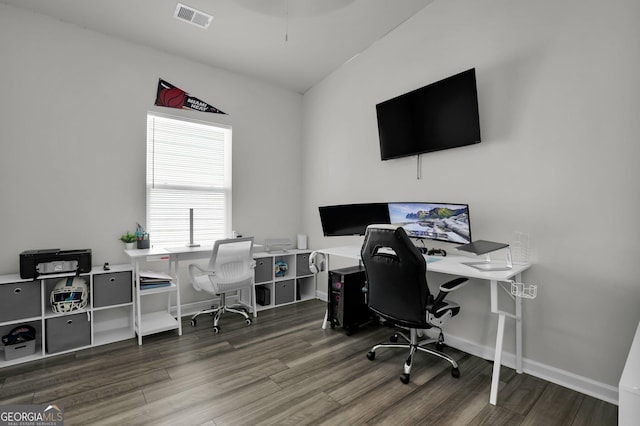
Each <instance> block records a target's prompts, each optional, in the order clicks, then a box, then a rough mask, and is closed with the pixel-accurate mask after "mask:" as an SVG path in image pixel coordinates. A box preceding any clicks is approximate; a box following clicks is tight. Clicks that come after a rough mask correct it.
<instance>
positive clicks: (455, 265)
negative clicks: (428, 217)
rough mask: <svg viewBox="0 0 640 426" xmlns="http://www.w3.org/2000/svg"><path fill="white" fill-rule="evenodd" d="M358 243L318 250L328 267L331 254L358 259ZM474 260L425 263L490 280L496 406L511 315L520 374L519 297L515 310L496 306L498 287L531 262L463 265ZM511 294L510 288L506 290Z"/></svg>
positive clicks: (430, 268)
mask: <svg viewBox="0 0 640 426" xmlns="http://www.w3.org/2000/svg"><path fill="white" fill-rule="evenodd" d="M360 249H361V247H359V246H342V247H334V248H327V249H322V250H318V251H319V252H322V253H324V254H325V255H326V268H327V270H329V269H330V268H329V264H330V258H331V256H338V257H345V258H349V259H356V260H358V261H360ZM473 261H475V259H473V258H470V257H466V256H445V257H438V260H437V261H435V262H429V263H427V271H428V272H437V273H441V274H449V275H457V276H460V277H467V278H478V279H481V280H487V281H489V282H490V283H491V285H490V289H491V312H492V313H494V314H497V315H498V331H497V335H496V347H495V355H494V360H493V376H492V379H491V393H490V395H489V403H491V404H492V405H496V402H497V399H498V385H499V381H500V366H501V364H502V343H503V338H504V326H505V320H506V318H507V317H508V318H512V319H514V320H515V321H516V324H515V325H516V342H515V344H516V371H517V372H518V373H519V374H520V373H522V299H521V298H520V297H514V298H513V300H514V312H513V313H511V312H506V311H503V310H501V309H500V308H499V307H498V286H499V285H500V283H501V282H505V281H508V280H511V279H514V278H515V281H517V282H520V281H521V274H522V272H523V271H525V270H526V269H528V268H529V267H530V266H531V265H530V264H517V263H514V264H513V267H512V268H511V269H508V270H505V271H480V270H478V269H476V268H473V267H471V266H468V265H465V264H464V262H473ZM508 292H509V294H510V290H509V291H508ZM326 323H327V314H326V313H325V318H324V321H323V323H322V328H326Z"/></svg>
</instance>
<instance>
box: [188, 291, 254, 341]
mask: <svg viewBox="0 0 640 426" xmlns="http://www.w3.org/2000/svg"><path fill="white" fill-rule="evenodd" d="M225 312H233V313H234V314H238V315H242V316H243V317H244V322H245V323H246V324H247V325H251V318H250V317H249V314H248V313H247V310H246V309H245V308H244V307H243V306H240V305H234V306H227V305H226V303H225V295H224V293H223V294H221V295H220V304H219V305H218V306H217V307H215V308H214V307H212V308H211V309H204V310H202V311H198V312H196V313H195V314H194V315H193V316H192V317H191V326H192V327H195V326H196V325H198V320H197V317H198V316H199V315H204V314H209V315H212V316H213V332H214V333H216V334H218V333H219V332H220V326H219V325H218V322H219V321H220V317H221V316H222V314H224V313H225Z"/></svg>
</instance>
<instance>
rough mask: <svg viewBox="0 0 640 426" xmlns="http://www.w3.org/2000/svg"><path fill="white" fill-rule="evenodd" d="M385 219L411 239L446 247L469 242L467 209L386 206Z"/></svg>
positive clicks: (428, 205)
mask: <svg viewBox="0 0 640 426" xmlns="http://www.w3.org/2000/svg"><path fill="white" fill-rule="evenodd" d="M388 206H389V219H390V221H391V223H392V224H394V225H401V226H402V227H403V228H404V230H405V231H406V232H407V235H409V236H410V237H413V238H427V239H430V240H437V241H445V242H449V243H459V244H468V243H470V242H471V224H470V222H469V205H467V204H446V203H388Z"/></svg>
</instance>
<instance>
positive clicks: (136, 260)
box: [125, 245, 257, 345]
mask: <svg viewBox="0 0 640 426" xmlns="http://www.w3.org/2000/svg"><path fill="white" fill-rule="evenodd" d="M254 247H255V245H254ZM212 251H213V245H203V246H197V247H187V246H184V247H167V248H151V249H133V250H125V253H126V254H127V255H128V256H129V258H130V259H131V263H132V266H133V272H134V275H133V277H134V284H135V290H136V291H135V293H136V303H135V311H136V324H137V326H136V331H137V333H138V344H139V345H142V336H144V335H148V334H153V333H159V332H161V331H167V330H173V329H177V330H178V335H180V336H181V335H182V321H181V320H180V318H181V317H182V307H181V303H180V274H179V270H180V269H179V267H180V261H181V260H189V259H204V258H208V257H210V256H211V252H212ZM154 258H155V259H160V260H167V261H168V262H169V274H170V275H171V276H172V278H173V280H172V282H173V283H174V285H175V287H169V288H159V289H151V290H143V291H141V290H140V260H145V259H154ZM172 291H175V293H176V317H175V318H174V317H173V316H172V315H170V314H169V311H170V309H171V306H170V305H169V304H170V301H168V302H167V303H168V306H167V312H161V313H160V312H156V313H153V314H148V315H145V316H144V318H143V315H142V312H141V311H142V309H141V306H142V305H141V300H140V299H141V296H144V295H147V294H155V293H166V292H172ZM251 293H252V294H251V304H252V308H253V316H254V318H255V317H256V316H257V311H256V297H255V286H252V290H251ZM143 324H146V325H145V326H144V327H143Z"/></svg>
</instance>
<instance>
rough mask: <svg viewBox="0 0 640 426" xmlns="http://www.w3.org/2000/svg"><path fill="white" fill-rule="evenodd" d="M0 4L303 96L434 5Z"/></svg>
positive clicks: (384, 1)
mask: <svg viewBox="0 0 640 426" xmlns="http://www.w3.org/2000/svg"><path fill="white" fill-rule="evenodd" d="M178 1H179V0H0V3H5V4H8V5H12V6H15V7H19V8H23V9H27V10H31V11H34V12H37V13H41V14H45V15H49V16H51V17H54V18H56V19H59V20H61V21H65V22H69V23H73V24H76V25H78V26H80V27H83V28H87V29H90V30H93V31H97V32H100V33H104V34H108V35H111V36H114V37H119V38H122V39H125V40H128V41H131V42H134V43H138V44H142V45H145V46H150V47H153V48H156V49H160V50H162V51H165V52H168V53H171V54H175V55H179V56H181V57H185V58H189V59H192V60H195V61H198V62H201V63H204V64H208V65H211V66H214V67H218V68H223V69H226V70H229V71H233V72H237V73H241V74H245V75H248V76H252V77H255V78H258V79H261V80H265V81H268V82H271V83H274V84H277V85H279V86H282V87H286V88H289V89H292V90H294V91H296V92H300V93H304V92H305V91H306V90H308V89H309V88H310V87H312V86H313V85H314V84H316V83H317V82H319V81H321V80H322V79H323V78H324V77H326V76H327V75H329V74H330V73H331V72H333V71H334V70H335V69H337V68H338V67H340V65H342V64H343V63H345V62H346V61H348V60H349V59H351V58H352V57H354V56H355V55H357V54H358V53H360V52H362V51H363V50H365V49H366V48H367V47H369V46H371V45H372V44H373V43H375V41H376V40H378V39H380V38H382V37H384V35H385V34H387V33H388V32H389V31H391V30H393V29H394V28H395V27H397V26H398V25H400V24H401V23H403V22H404V21H406V20H407V19H408V18H410V17H411V16H413V15H414V14H415V13H416V12H418V11H419V10H421V9H422V8H424V7H425V6H426V5H428V4H429V3H431V2H432V1H433V0H180V2H181V3H183V4H185V5H187V6H190V7H192V8H195V9H197V10H200V11H202V12H206V13H208V14H211V15H213V17H214V18H213V21H212V23H211V26H210V27H209V28H208V29H206V30H204V29H201V28H199V27H196V26H194V25H191V24H188V23H185V22H182V21H179V20H177V19H175V18H174V17H173V14H174V11H175V9H176V4H177V3H178Z"/></svg>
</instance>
